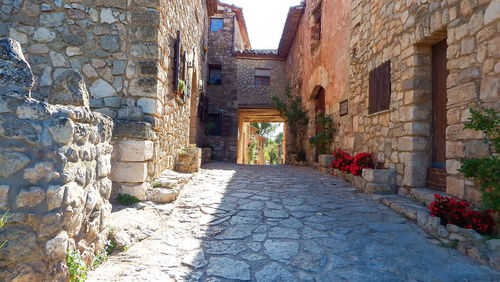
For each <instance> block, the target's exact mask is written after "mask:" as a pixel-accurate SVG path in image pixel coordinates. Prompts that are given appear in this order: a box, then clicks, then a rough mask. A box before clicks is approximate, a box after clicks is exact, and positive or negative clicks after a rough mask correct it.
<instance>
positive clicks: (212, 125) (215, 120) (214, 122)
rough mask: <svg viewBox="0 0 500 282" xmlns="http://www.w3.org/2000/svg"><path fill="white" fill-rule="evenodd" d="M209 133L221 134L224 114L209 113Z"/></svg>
mask: <svg viewBox="0 0 500 282" xmlns="http://www.w3.org/2000/svg"><path fill="white" fill-rule="evenodd" d="M205 131H206V133H207V135H217V136H220V135H221V131H222V114H208V122H207V124H206V125H205Z"/></svg>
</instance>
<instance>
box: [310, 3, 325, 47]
mask: <svg viewBox="0 0 500 282" xmlns="http://www.w3.org/2000/svg"><path fill="white" fill-rule="evenodd" d="M321 4H322V3H321V2H320V3H319V4H318V5H317V6H316V7H315V8H314V10H313V11H312V12H311V17H312V22H313V25H312V27H311V39H313V40H317V41H319V40H321Z"/></svg>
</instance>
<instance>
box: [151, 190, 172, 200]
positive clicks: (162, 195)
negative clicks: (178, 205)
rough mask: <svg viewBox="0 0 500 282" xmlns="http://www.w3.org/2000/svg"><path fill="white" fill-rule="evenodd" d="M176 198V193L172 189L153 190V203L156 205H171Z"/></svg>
mask: <svg viewBox="0 0 500 282" xmlns="http://www.w3.org/2000/svg"><path fill="white" fill-rule="evenodd" d="M176 198H177V192H176V190H174V189H164V188H163V189H162V188H156V189H153V201H154V202H157V203H171V202H173V201H175V199H176Z"/></svg>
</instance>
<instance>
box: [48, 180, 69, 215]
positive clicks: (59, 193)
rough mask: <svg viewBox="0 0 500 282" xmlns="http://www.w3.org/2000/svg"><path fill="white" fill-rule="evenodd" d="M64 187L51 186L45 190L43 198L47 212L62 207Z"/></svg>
mask: <svg viewBox="0 0 500 282" xmlns="http://www.w3.org/2000/svg"><path fill="white" fill-rule="evenodd" d="M64 191H65V187H64V186H60V185H51V186H49V188H47V193H46V195H45V198H46V199H47V206H48V208H49V211H51V210H54V209H58V208H60V207H61V206H62V203H63V198H64Z"/></svg>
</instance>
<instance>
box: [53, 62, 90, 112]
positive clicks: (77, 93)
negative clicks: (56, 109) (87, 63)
mask: <svg viewBox="0 0 500 282" xmlns="http://www.w3.org/2000/svg"><path fill="white" fill-rule="evenodd" d="M48 100H49V103H51V104H59V105H73V106H82V107H89V93H88V92H87V86H86V85H85V81H84V80H83V77H82V75H81V74H80V73H79V72H78V71H77V70H67V71H65V72H63V73H62V74H61V75H59V76H58V77H56V79H55V81H54V87H53V89H52V93H51V95H49V97H48Z"/></svg>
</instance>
